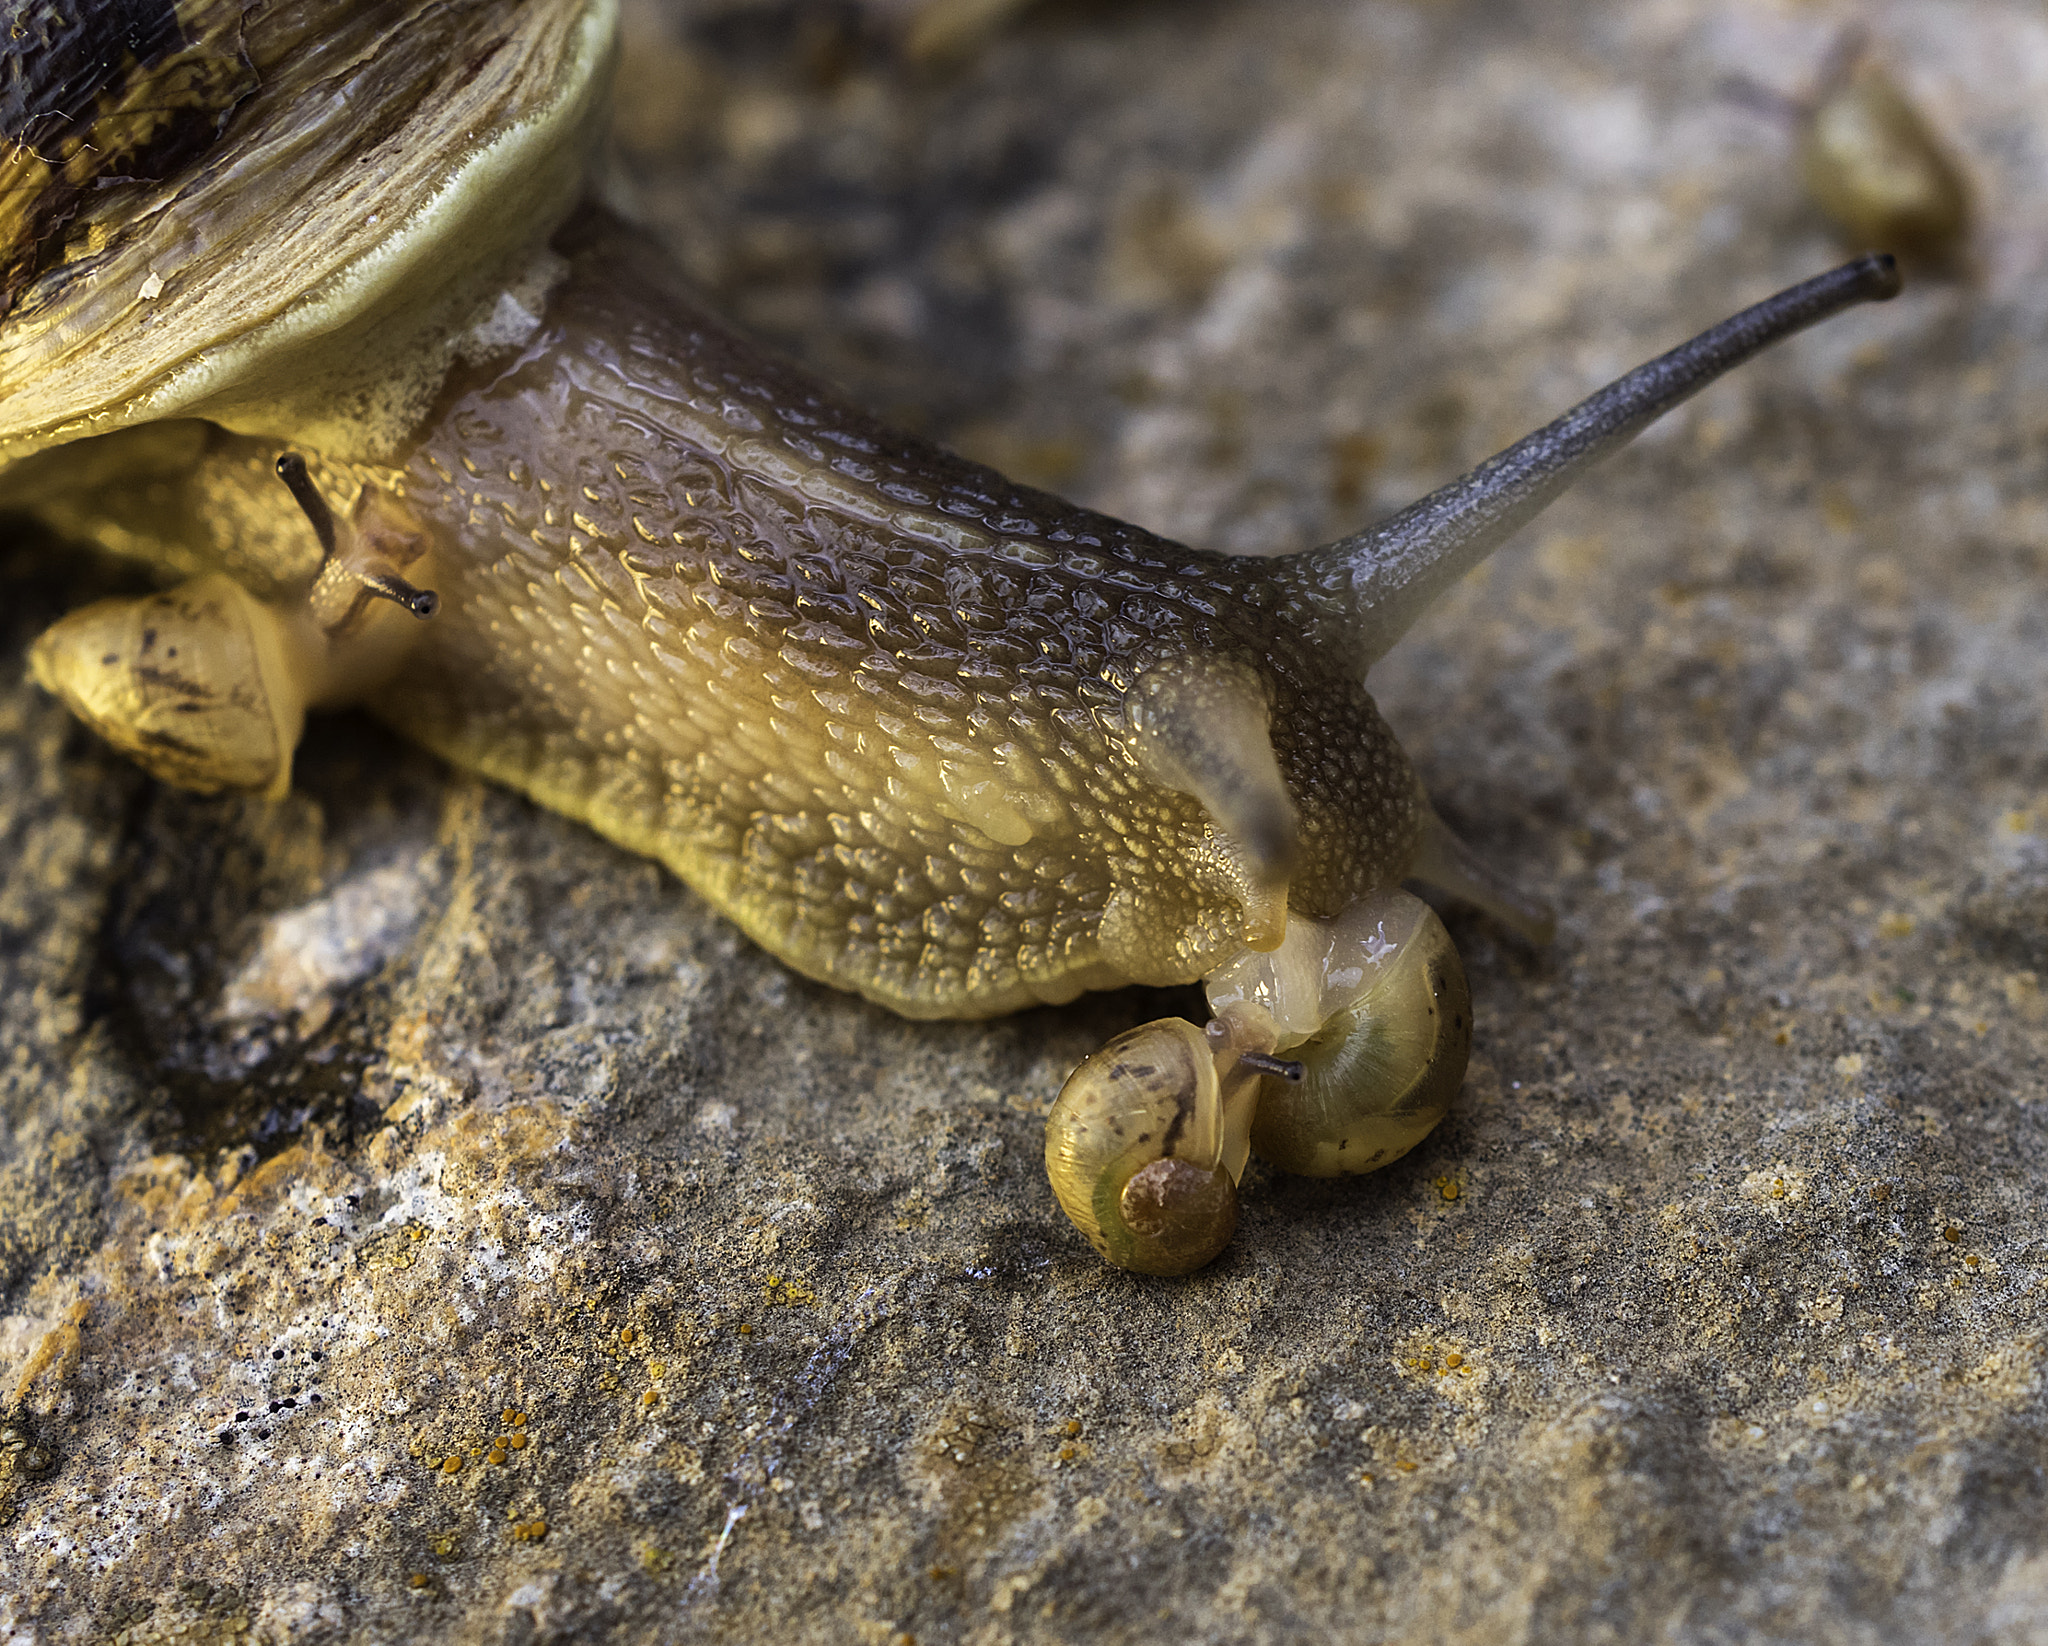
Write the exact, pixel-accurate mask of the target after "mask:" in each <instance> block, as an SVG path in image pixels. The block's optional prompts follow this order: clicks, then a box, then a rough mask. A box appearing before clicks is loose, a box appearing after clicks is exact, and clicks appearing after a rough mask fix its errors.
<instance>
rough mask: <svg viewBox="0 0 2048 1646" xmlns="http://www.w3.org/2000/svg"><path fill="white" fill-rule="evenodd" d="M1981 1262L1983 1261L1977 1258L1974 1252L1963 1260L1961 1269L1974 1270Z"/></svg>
mask: <svg viewBox="0 0 2048 1646" xmlns="http://www.w3.org/2000/svg"><path fill="white" fill-rule="evenodd" d="M1983 1261H1984V1260H1983V1259H1982V1258H1981V1257H1979V1256H1978V1255H1977V1254H1976V1253H1975V1252H1972V1253H1970V1255H1969V1256H1967V1257H1966V1258H1964V1259H1963V1267H1964V1268H1966V1269H1971V1270H1974V1269H1975V1268H1976V1267H1977V1266H1978V1265H1979V1264H1981V1263H1982V1262H1983Z"/></svg>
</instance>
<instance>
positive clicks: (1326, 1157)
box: [1209, 890, 1472, 1177]
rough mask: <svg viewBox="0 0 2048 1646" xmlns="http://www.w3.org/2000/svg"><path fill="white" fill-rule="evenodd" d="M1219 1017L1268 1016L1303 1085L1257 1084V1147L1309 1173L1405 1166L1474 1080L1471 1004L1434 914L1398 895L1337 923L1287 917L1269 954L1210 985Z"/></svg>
mask: <svg viewBox="0 0 2048 1646" xmlns="http://www.w3.org/2000/svg"><path fill="white" fill-rule="evenodd" d="M1209 1004H1210V1008H1211V1010H1213V1011H1215V1012H1217V1013H1218V1014H1219V1015H1220V1014H1223V1013H1226V1012H1231V1011H1241V1010H1243V1009H1244V1007H1246V1006H1257V1007H1260V1008H1262V1009H1263V1010H1264V1011H1265V1012H1267V1013H1268V1014H1270V1016H1271V1017H1272V1019H1273V1021H1274V1023H1275V1025H1276V1027H1277V1029H1278V1031H1279V1033H1278V1038H1277V1041H1276V1045H1275V1049H1276V1050H1278V1051H1279V1052H1281V1053H1282V1054H1284V1055H1285V1056H1287V1057H1289V1058H1293V1059H1297V1060H1299V1061H1300V1063H1301V1064H1302V1065H1303V1069H1304V1078H1303V1079H1301V1080H1300V1081H1298V1082H1295V1081H1287V1080H1281V1079H1278V1078H1275V1077H1273V1076H1271V1075H1268V1076H1264V1077H1262V1080H1261V1089H1260V1092H1259V1096H1258V1108H1257V1118H1256V1119H1255V1120H1254V1122H1253V1124H1252V1133H1251V1142H1252V1147H1253V1148H1254V1149H1256V1150H1257V1151H1258V1154H1259V1158H1260V1159H1262V1160H1270V1161H1271V1162H1272V1163H1273V1164H1274V1165H1275V1166H1278V1167H1279V1168H1280V1169H1281V1170H1282V1171H1288V1172H1298V1173H1300V1174H1301V1175H1302V1176H1304V1177H1337V1176H1341V1175H1344V1174H1347V1173H1352V1172H1369V1171H1373V1170H1376V1169H1377V1168H1379V1167H1381V1166H1384V1165H1387V1164H1388V1163H1389V1162H1391V1161H1394V1160H1398V1159H1399V1158H1400V1157H1401V1156H1402V1155H1404V1154H1406V1153H1407V1152H1408V1151H1409V1150H1410V1149H1412V1148H1414V1147H1415V1145H1416V1144H1417V1143H1419V1142H1421V1141H1422V1139H1423V1138H1424V1137H1426V1136H1427V1135H1428V1134H1429V1131H1430V1129H1431V1128H1432V1127H1434V1126H1435V1125H1436V1123H1437V1122H1438V1121H1439V1120H1441V1119H1442V1118H1443V1116H1444V1112H1445V1110H1447V1109H1448V1108H1449V1107H1450V1105H1451V1099H1452V1098H1453V1097H1455V1096H1456V1095H1457V1092H1458V1087H1459V1084H1460V1083H1461V1082H1462V1081H1463V1080H1464V1078H1465V1060H1466V1057H1467V1055H1468V1054H1469V1053H1470V1051H1471V1047H1472V1000H1471V996H1470V994H1469V992H1468V991H1467V989H1466V986H1465V972H1464V968H1463V967H1462V966H1460V965H1459V963H1458V951H1457V950H1456V949H1455V948H1453V947H1452V945H1451V938H1450V934H1449V933H1448V932H1446V931H1445V930H1444V926H1443V922H1442V921H1441V920H1439V919H1438V918H1437V916H1436V911H1435V910H1434V909H1432V908H1430V906H1429V905H1428V904H1427V903H1424V902H1423V901H1422V900H1421V899H1420V898H1417V897H1411V896H1410V895H1409V894H1408V893H1406V892H1402V891H1392V890H1389V891H1382V892H1377V893H1374V894H1373V895H1372V896H1370V897H1367V898H1364V899H1362V900H1360V901H1359V902H1357V903H1354V904H1353V905H1352V906H1351V907H1350V908H1349V909H1347V910H1345V911H1344V913H1342V914H1341V915H1339V916H1338V917H1337V918H1336V919H1335V920H1329V921H1323V920H1310V919H1305V918H1303V917H1300V916H1296V917H1295V918H1294V919H1292V920H1290V921H1289V923H1288V928H1287V937H1286V940H1285V941H1284V942H1283V943H1282V944H1281V945H1280V947H1279V948H1278V949H1277V950H1275V951H1274V952H1273V953H1271V954H1259V953H1257V952H1256V951H1252V950H1247V951H1245V952H1244V953H1243V954H1241V955H1239V956H1238V957H1237V958H1236V959H1235V960H1233V961H1232V962H1231V963H1230V964H1228V965H1227V966H1225V967H1223V969H1222V970H1220V971H1219V972H1217V973H1216V974H1215V975H1214V976H1212V977H1211V978H1210V979H1209Z"/></svg>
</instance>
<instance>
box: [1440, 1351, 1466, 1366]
mask: <svg viewBox="0 0 2048 1646" xmlns="http://www.w3.org/2000/svg"><path fill="white" fill-rule="evenodd" d="M1464 1364H1465V1357H1464V1356H1463V1355H1461V1354H1459V1353H1458V1351H1457V1350H1456V1349H1453V1350H1452V1351H1451V1352H1450V1353H1449V1354H1447V1355H1445V1356H1444V1370H1445V1371H1447V1372H1455V1371H1456V1370H1457V1369H1458V1368H1459V1367H1460V1366H1462V1365H1464Z"/></svg>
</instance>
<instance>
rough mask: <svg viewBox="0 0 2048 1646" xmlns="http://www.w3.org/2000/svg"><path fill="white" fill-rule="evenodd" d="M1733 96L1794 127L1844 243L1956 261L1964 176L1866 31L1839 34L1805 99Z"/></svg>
mask: <svg viewBox="0 0 2048 1646" xmlns="http://www.w3.org/2000/svg"><path fill="white" fill-rule="evenodd" d="M1730 89H1731V90H1732V91H1733V92H1735V93H1736V94H1737V95H1738V96H1740V97H1741V98H1742V99H1743V100H1744V101H1745V102H1748V103H1750V104H1752V105H1753V106H1755V107H1758V108H1760V109H1762V110H1764V111H1765V112H1767V113H1771V114H1778V115H1783V116H1787V117H1789V118H1790V120H1791V121H1792V122H1793V123H1794V125H1795V127H1796V129H1797V131H1798V150H1799V174H1800V179H1801V181H1802V182H1803V184H1804V185H1805V188H1806V192H1807V195H1808V196H1809V197H1810V198H1811V199H1812V201H1813V203H1814V204H1815V205H1816V206H1818V207H1819V208H1820V211H1821V214H1822V215H1823V216H1824V217H1826V218H1827V220H1828V221H1829V222H1830V223H1831V224H1833V225H1834V228H1835V230H1836V232H1837V234H1839V235H1840V236H1841V238H1842V240H1843V242H1844V243H1845V244H1846V245H1848V246H1849V247H1851V248H1852V249H1855V250H1871V249H1878V248H1882V249H1884V250H1888V251H1893V252H1897V253H1899V254H1900V255H1901V256H1904V257H1906V258H1908V259H1910V260H1912V261H1914V262H1917V263H1920V264H1924V265H1926V266H1928V267H1930V268H1936V269H1939V268H1944V267H1947V266H1949V265H1953V264H1954V263H1956V262H1957V261H1958V260H1959V259H1960V258H1961V257H1962V255H1963V253H1964V251H1965V250H1966V248H1967V246H1968V243H1969V237H1970V222H1971V217H1972V215H1973V213H1972V207H1971V188H1970V181H1969V177H1968V175H1967V174H1966V173H1965V172H1964V170H1963V168H1962V165H1961V163H1960V162H1959V161H1958V160H1957V159H1956V158H1955V156H1954V154H1953V153H1951V152H1950V150H1949V147H1948V145H1947V144H1946V143H1945V142H1943V141H1942V139H1941V137H1940V135H1939V134H1938V133H1937V132H1936V131H1935V129H1934V128H1933V126H1931V125H1930V124H1929V123H1928V121H1927V119H1926V117H1925V116H1924V115H1922V114H1921V112H1920V111H1919V110H1918V109H1917V108H1915V107H1914V105H1913V103H1912V101H1911V100H1910V99H1909V98H1908V97H1907V96H1906V93H1905V91H1904V89H1903V88H1902V87H1901V86H1900V85H1899V83H1898V81H1897V80H1896V79H1894V78H1893V77H1892V75H1891V73H1890V71H1889V70H1887V69H1886V68H1885V66H1884V64H1883V63H1882V62H1880V61H1879V60H1878V59H1877V57H1876V56H1874V55H1873V54H1872V52H1871V50H1870V43H1869V38H1868V36H1867V35H1866V34H1865V32H1864V31H1863V30H1862V29H1858V28H1850V29H1846V30H1844V31H1843V32H1842V34H1841V36H1840V38H1839V39H1838V40H1837V41H1836V43H1835V45H1834V47H1833V49H1831V50H1830V51H1829V53H1828V55H1827V59H1826V61H1825V62H1824V63H1823V64H1822V66H1821V68H1820V71H1819V73H1818V74H1817V75H1816V76H1815V77H1814V89H1813V90H1812V91H1810V92H1809V93H1807V95H1805V96H1804V97H1801V98H1788V97H1786V96H1784V95H1783V94H1781V93H1778V92H1774V91H1771V90H1769V89H1768V88H1766V87H1763V86H1760V85H1757V84H1755V83H1754V82H1752V81H1749V80H1746V79H1743V80H1737V81H1734V82H1731V85H1730Z"/></svg>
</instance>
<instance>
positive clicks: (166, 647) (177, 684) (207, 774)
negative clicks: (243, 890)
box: [29, 572, 306, 797]
mask: <svg viewBox="0 0 2048 1646" xmlns="http://www.w3.org/2000/svg"><path fill="white" fill-rule="evenodd" d="M29 667H30V669H31V670H32V671H33V673H34V675H35V678H36V681H37V683H38V684H39V685H40V686H42V688H43V689H44V690H45V691H50V692H55V693H56V694H57V695H58V696H60V697H62V698H63V699H64V701H65V702H66V703H68V704H69V705H70V706H71V710H72V712H73V713H74V714H76V715H77V716H78V717H79V719H81V720H83V721H84V722H85V723H86V724H87V725H88V726H90V727H92V728H93V730H94V731H96V732H98V733H99V734H100V735H101V736H102V737H104V738H105V739H106V740H107V741H108V742H109V743H111V744H113V745H114V747H115V748H117V749H119V750H120V751H121V752H122V753H123V754H125V755H127V756H128V757H129V758H130V759H132V760H133V761H135V763H136V764H137V765H139V766H141V767H142V768H143V769H144V770H145V771H147V772H149V773H150V774H151V775H152V776H154V777H160V778H162V779H163V780H164V781H165V782H167V783H177V784H180V785H182V786H183V787H185V788H188V789H196V790H198V791H199V792H200V793H202V794H216V793H218V792H219V791H220V790H222V789H261V790H263V791H265V792H266V793H268V794H270V795H272V796H273V797H282V796H283V794H284V793H285V791H286V789H287V788H288V787H289V786H290V782H291V769H292V749H293V747H294V745H296V744H297V742H298V740H299V731H300V728H301V726H302V725H303V724H304V722H305V717H306V715H305V708H304V694H303V693H302V692H300V691H298V690H296V689H294V688H293V687H291V686H290V685H289V684H288V682H289V677H290V674H291V668H290V665H289V663H288V662H287V660H286V656H285V653H284V651H283V649H282V648H281V647H280V646H279V644H278V639H277V625H276V623H275V621H274V620H273V618H272V616H271V613H270V612H269V610H268V609H267V608H266V607H265V606H264V605H263V603H262V602H261V601H259V600H257V599H256V597H255V596H254V595H252V594H250V593H249V592H248V591H247V590H246V589H244V588H243V587H242V585H241V584H239V583H237V582H236V581H235V580H234V579H233V578H232V577H229V576H227V575H226V574H225V573H221V572H216V573H214V574H213V575H212V576H210V577H198V578H194V579H192V581H190V582H189V583H183V584H180V585H179V586H178V587H177V588H175V589H172V590H169V591H168V592H166V593H163V594H155V595H150V596H148V597H147V598H144V599H140V600H126V599H122V600H102V601H98V602H96V603H95V604H93V605H90V606H87V607H85V608H83V609H82V610H80V611H75V612H72V613H71V614H70V615H69V616H68V617H66V618H65V619H64V620H63V622H62V623H60V624H58V625H57V626H56V627H55V628H53V629H51V630H50V631H49V632H48V633H46V634H45V635H44V636H43V637H42V638H41V639H40V640H38V641H37V642H36V645H35V647H34V649H33V650H32V651H31V652H30V653H29ZM280 682H285V683H286V684H285V685H284V688H283V689H276V683H280Z"/></svg>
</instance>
